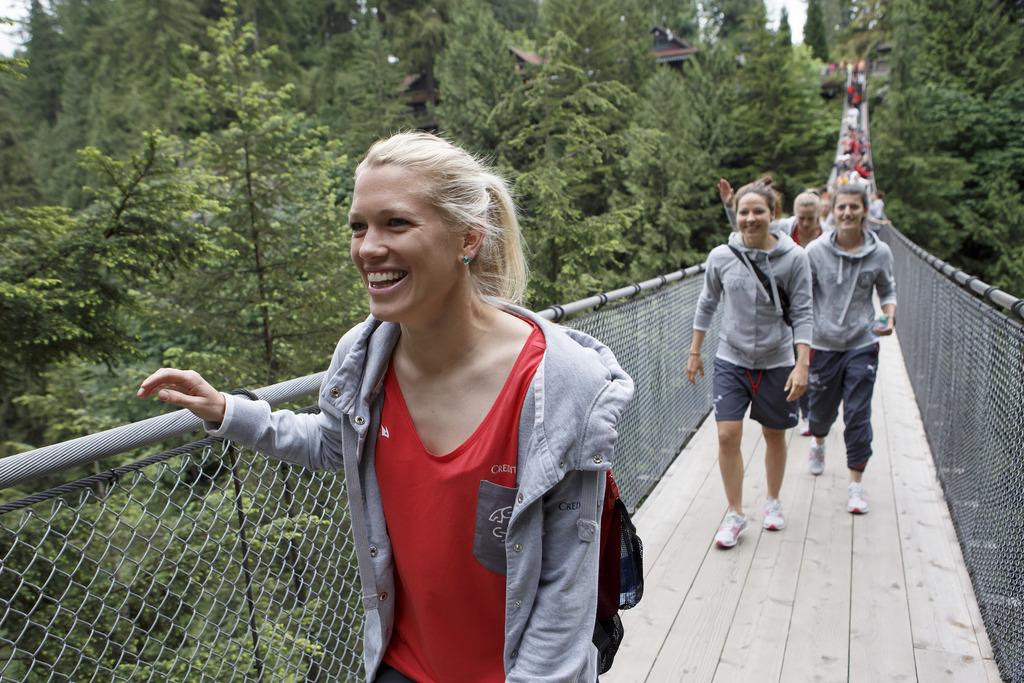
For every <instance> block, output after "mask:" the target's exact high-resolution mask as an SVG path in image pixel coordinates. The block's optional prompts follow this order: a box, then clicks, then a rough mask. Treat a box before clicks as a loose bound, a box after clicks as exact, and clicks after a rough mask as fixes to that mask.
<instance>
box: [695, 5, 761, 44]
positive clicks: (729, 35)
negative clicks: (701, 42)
mask: <svg viewBox="0 0 1024 683" xmlns="http://www.w3.org/2000/svg"><path fill="white" fill-rule="evenodd" d="M701 7H702V9H703V11H704V17H705V20H706V25H705V27H704V31H705V33H706V34H707V35H708V37H709V38H710V40H711V41H712V42H717V43H724V42H732V41H734V39H736V38H737V37H738V36H739V35H740V34H742V33H743V32H744V21H745V20H746V17H748V16H749V15H750V14H751V13H756V12H760V13H762V14H763V13H764V2H763V0H708V1H707V2H703V3H701Z"/></svg>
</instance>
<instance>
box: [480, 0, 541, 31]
mask: <svg viewBox="0 0 1024 683" xmlns="http://www.w3.org/2000/svg"><path fill="white" fill-rule="evenodd" d="M489 4H490V6H491V9H492V10H493V11H494V18H495V19H497V20H498V23H499V24H501V25H502V26H504V27H505V28H506V29H508V30H509V31H522V32H523V33H526V34H527V35H533V33H534V32H535V31H536V29H537V22H538V20H539V18H540V3H539V2H538V0H489Z"/></svg>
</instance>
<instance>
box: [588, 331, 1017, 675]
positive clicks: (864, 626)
mask: <svg viewBox="0 0 1024 683" xmlns="http://www.w3.org/2000/svg"><path fill="white" fill-rule="evenodd" d="M879 378H880V379H879V382H878V385H877V387H876V390H875V398H874V403H873V420H874V428H875V439H874V448H875V454H874V456H873V458H872V460H871V463H870V465H869V466H868V470H867V474H866V475H865V487H866V489H867V491H868V495H869V500H870V503H871V512H870V513H869V514H867V515H864V516H861V517H853V516H852V515H849V514H848V513H847V512H846V468H845V449H844V447H843V443H842V431H841V428H842V425H841V424H837V425H836V428H834V429H833V430H832V434H830V435H829V438H828V447H827V450H828V455H827V457H826V463H827V464H826V469H825V474H823V475H822V476H821V477H813V476H811V475H810V474H808V472H807V469H806V459H807V452H808V448H809V441H810V439H808V438H806V437H801V436H799V435H795V434H794V433H793V432H790V455H789V463H788V468H787V472H786V477H785V481H784V484H783V492H782V500H783V502H784V503H786V511H787V521H788V526H787V528H786V529H785V530H784V531H781V532H769V531H763V530H762V529H761V526H760V523H761V507H762V505H763V502H764V495H765V493H764V462H763V457H764V441H763V439H761V438H760V433H759V430H758V429H757V428H756V427H755V426H753V425H751V424H749V421H748V424H747V426H746V428H745V430H744V437H743V447H742V448H743V454H744V459H745V461H746V463H747V476H746V477H745V480H744V504H745V507H746V509H747V514H748V516H749V517H750V518H751V524H750V526H749V527H748V528H747V531H746V532H745V533H744V535H743V538H742V540H741V542H740V545H739V546H737V547H736V548H734V549H732V550H730V551H720V550H717V549H715V548H713V547H712V544H711V539H712V537H713V536H714V533H715V530H716V528H717V526H718V523H719V522H720V521H721V518H722V515H723V514H724V513H725V496H724V493H723V491H722V485H721V481H720V479H719V475H718V466H717V461H716V457H717V442H716V437H715V425H714V419H713V418H710V419H708V420H707V421H706V422H705V424H704V425H703V427H702V428H701V430H700V431H699V432H698V433H697V434H696V435H695V436H694V438H693V440H692V441H691V443H690V444H689V445H688V446H687V448H686V449H685V450H684V451H683V453H682V454H681V455H680V457H679V458H677V460H676V462H675V463H674V464H673V465H672V466H671V467H670V468H669V470H668V472H667V473H666V476H665V477H664V478H663V479H662V481H661V483H659V485H658V487H657V488H656V489H655V490H654V492H652V494H651V496H650V497H649V498H648V500H647V501H646V502H645V503H644V505H643V506H642V507H641V508H640V510H639V511H638V513H637V515H636V521H637V525H638V527H639V529H640V532H641V535H642V536H643V537H644V541H645V548H646V557H645V562H646V576H647V593H646V595H645V597H644V601H643V602H642V603H641V604H640V605H639V606H638V607H637V608H635V609H633V610H631V611H629V612H626V613H624V614H623V622H624V623H625V627H626V639H625V642H624V643H623V645H622V648H621V649H620V651H619V654H618V656H617V658H616V662H615V667H614V669H613V670H612V671H611V672H609V673H608V674H607V675H605V676H602V677H601V680H602V683H609V682H613V683H619V682H621V683H626V682H633V681H651V682H661V681H715V682H716V683H732V682H733V681H751V682H761V681H856V682H860V681H865V682H868V681H881V680H884V681H922V682H925V681H927V682H928V683H931V682H932V681H979V682H985V681H989V682H994V681H998V680H999V674H998V670H997V668H996V666H995V664H994V662H993V661H992V652H991V648H990V646H989V644H988V639H987V637H986V636H985V631H984V626H983V624H982V622H981V618H980V615H979V612H978V607H977V603H976V602H975V599H974V594H973V592H972V589H971V585H970V579H969V578H968V575H967V571H966V569H965V568H964V565H963V558H962V556H961V553H960V548H959V546H958V545H957V542H956V535H955V533H954V531H953V528H952V523H951V521H950V518H949V513H948V511H947V509H946V505H945V502H944V501H943V498H942V490H941V488H940V486H939V484H938V481H937V479H936V478H935V470H934V467H933V465H932V459H931V453H930V451H929V449H928V444H927V441H926V439H925V436H924V429H923V426H922V424H921V419H920V416H919V414H918V411H917V405H916V403H915V402H914V399H913V390H912V389H911V387H910V381H909V378H908V377H907V373H906V369H905V367H904V365H903V357H902V355H901V353H900V349H899V345H898V343H897V341H896V340H895V339H889V340H884V341H883V343H882V352H881V358H880V371H879Z"/></svg>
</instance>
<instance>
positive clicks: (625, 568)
mask: <svg viewBox="0 0 1024 683" xmlns="http://www.w3.org/2000/svg"><path fill="white" fill-rule="evenodd" d="M600 552H601V557H600V560H599V562H600V566H599V568H598V575H597V619H596V621H595V624H594V645H595V646H597V651H598V673H599V674H603V673H606V672H607V671H608V670H609V669H610V668H611V667H612V663H613V662H614V661H615V653H616V652H618V650H619V644H620V643H621V642H622V636H623V634H624V631H623V628H622V619H620V618H619V610H624V609H629V608H631V607H635V606H636V604H637V603H638V602H640V599H641V598H642V597H643V595H644V546H643V543H642V542H641V541H640V537H639V536H637V533H636V527H635V526H634V525H633V520H632V519H630V517H629V511H628V510H627V509H626V504H625V503H623V502H622V498H621V496H620V495H619V487H618V485H617V484H616V483H615V479H614V478H612V473H611V472H608V473H607V475H606V477H605V487H604V504H603V507H602V508H601V551H600Z"/></svg>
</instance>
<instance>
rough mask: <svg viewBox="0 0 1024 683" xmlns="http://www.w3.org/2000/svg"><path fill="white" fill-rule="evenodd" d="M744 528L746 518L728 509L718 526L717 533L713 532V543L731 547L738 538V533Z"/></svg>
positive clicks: (720, 546)
mask: <svg viewBox="0 0 1024 683" xmlns="http://www.w3.org/2000/svg"><path fill="white" fill-rule="evenodd" d="M746 528H747V518H746V517H744V516H743V515H741V514H737V513H735V512H733V511H731V510H730V511H729V514H727V515H726V516H725V519H724V520H722V526H720V527H718V533H717V534H715V545H717V546H718V547H719V548H731V547H733V546H734V545H736V542H737V541H739V540H740V534H741V533H743V530H744V529H746Z"/></svg>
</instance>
